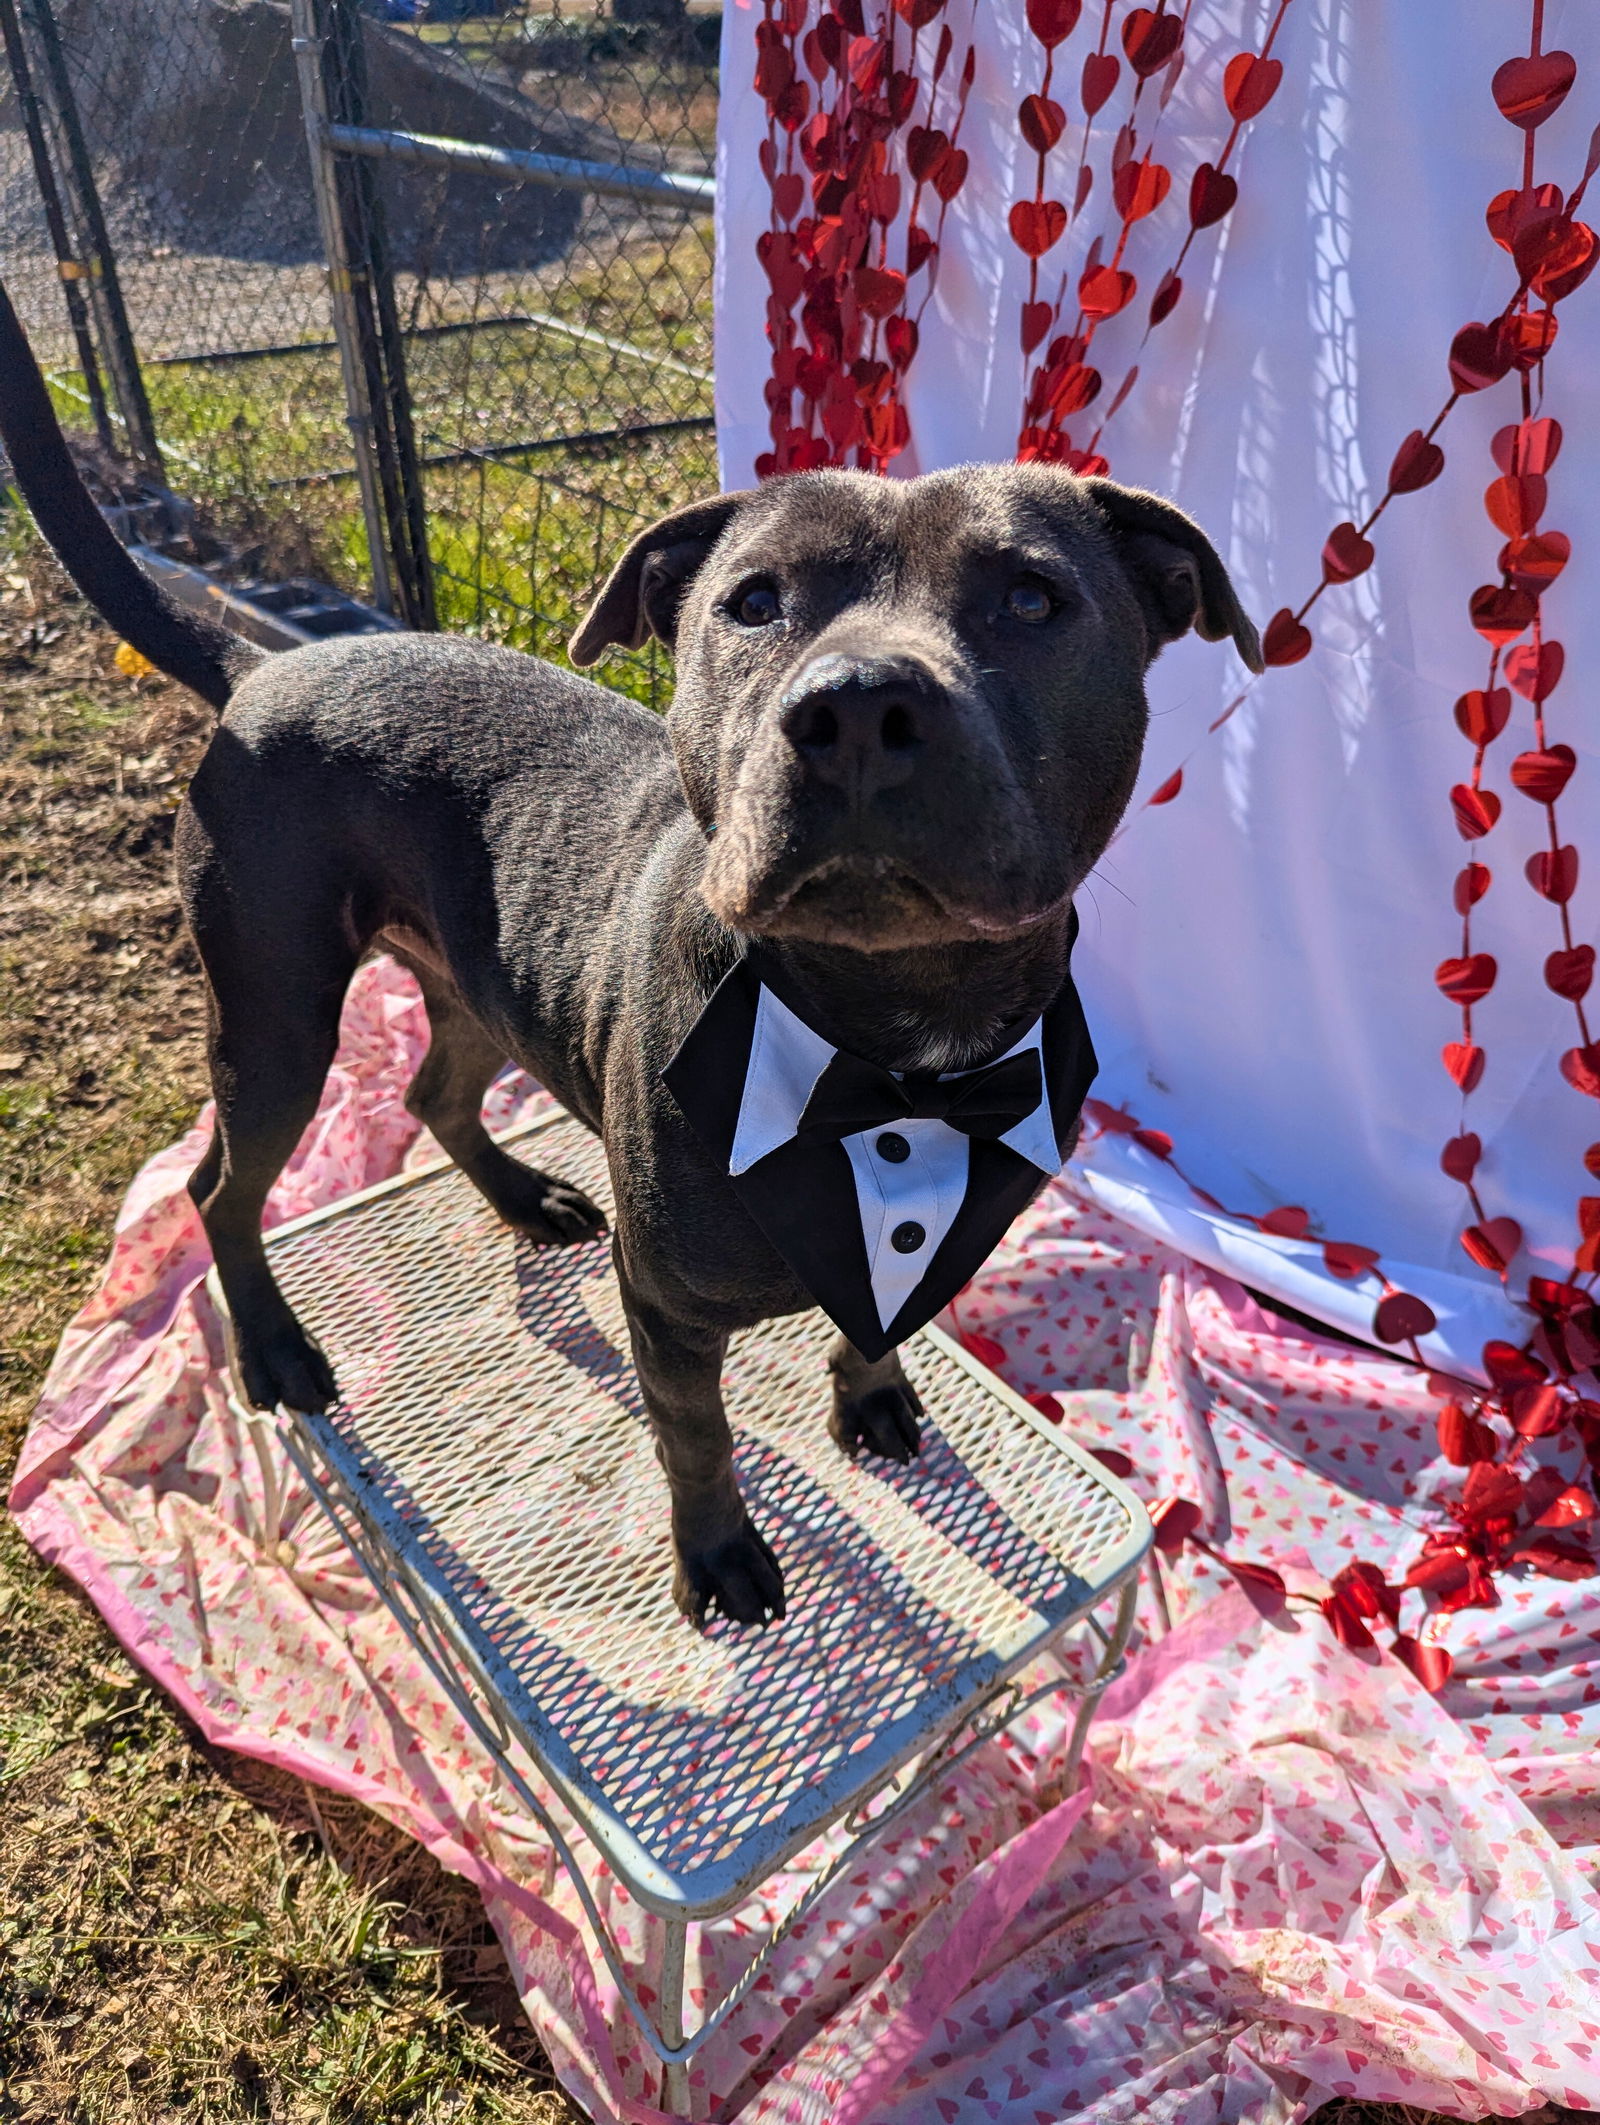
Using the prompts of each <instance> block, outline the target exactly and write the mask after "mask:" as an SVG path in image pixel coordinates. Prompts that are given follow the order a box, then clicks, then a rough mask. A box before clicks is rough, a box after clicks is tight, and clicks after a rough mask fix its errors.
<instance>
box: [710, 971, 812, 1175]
mask: <svg viewBox="0 0 1600 2125" xmlns="http://www.w3.org/2000/svg"><path fill="white" fill-rule="evenodd" d="M836 1052H837V1051H836V1050H835V1049H834V1047H833V1044H832V1043H831V1042H830V1041H826V1040H824V1039H823V1038H822V1035H821V1034H820V1033H813V1032H812V1030H811V1028H810V1027H809V1026H808V1025H807V1024H806V1023H805V1021H804V1020H803V1019H800V1018H796V1017H795V1015H794V1013H793V1011H791V1010H790V1009H789V1007H788V1005H787V1004H786V1003H783V1002H781V1001H780V1000H779V999H778V998H777V997H776V996H774V995H773V993H772V991H771V990H770V989H769V988H768V987H767V986H766V984H765V983H764V982H763V984H762V987H761V999H760V1001H759V1003H758V1004H757V1005H756V1029H755V1034H754V1036H753V1038H752V1040H751V1042H750V1061H749V1064H748V1066H747V1068H746V1070H745V1077H744V1093H743V1096H742V1097H741V1099H740V1101H739V1121H738V1126H737V1127H736V1128H735V1130H734V1132H733V1153H732V1156H731V1157H730V1158H729V1161H728V1171H729V1172H730V1173H745V1172H747V1171H748V1170H749V1168H750V1167H752V1166H753V1165H754V1164H755V1163H756V1161H757V1159H762V1158H765V1157H766V1155H767V1153H768V1152H769V1151H776V1150H777V1149H778V1147H779V1145H780V1144H786V1143H787V1142H788V1141H789V1139H790V1137H792V1136H793V1135H794V1132H795V1129H796V1127H797V1126H798V1124H799V1121H800V1117H801V1115H802V1114H804V1112H805V1110H806V1101H807V1100H808V1099H809V1098H810V1097H811V1093H812V1088H813V1087H814V1086H815V1084H816V1082H817V1079H818V1078H819V1077H820V1076H821V1075H822V1073H823V1071H824V1070H825V1069H826V1068H827V1067H828V1065H829V1063H831V1062H832V1060H833V1058H834V1055H835V1053H836Z"/></svg>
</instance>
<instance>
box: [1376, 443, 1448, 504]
mask: <svg viewBox="0 0 1600 2125" xmlns="http://www.w3.org/2000/svg"><path fill="white" fill-rule="evenodd" d="M1443 470H1444V452H1443V451H1442V450H1441V449H1440V448H1439V445H1438V444H1437V443H1432V442H1429V440H1428V438H1427V437H1426V436H1425V435H1424V434H1423V432H1422V430H1421V429H1420V428H1413V429H1412V431H1411V433H1410V434H1409V435H1408V436H1407V437H1406V439H1405V441H1404V442H1403V443H1402V444H1401V445H1400V448H1399V449H1398V450H1397V451H1396V452H1395V454H1394V463H1393V464H1392V465H1391V466H1390V467H1389V489H1390V492H1391V493H1393V494H1415V493H1416V491H1417V489H1418V488H1419V487H1431V486H1432V484H1433V482H1434V481H1435V480H1436V479H1437V478H1438V477H1439V475H1440V473H1441V472H1443Z"/></svg>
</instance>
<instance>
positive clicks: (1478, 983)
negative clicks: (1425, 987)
mask: <svg viewBox="0 0 1600 2125" xmlns="http://www.w3.org/2000/svg"><path fill="white" fill-rule="evenodd" d="M1499 971H1500V970H1499V968H1498V966H1497V965H1496V963H1495V961H1494V958H1493V956H1492V955H1491V954H1490V953H1488V952H1474V953H1472V954H1471V956H1470V957H1469V958H1465V959H1441V960H1440V962H1439V964H1438V965H1437V966H1436V967H1435V968H1434V970H1433V978H1434V982H1435V984H1436V986H1437V987H1438V988H1439V989H1440V990H1442V991H1443V993H1444V994H1445V995H1446V996H1448V997H1449V999H1450V1001H1451V1002H1452V1003H1454V1004H1459V1005H1460V1006H1461V1008H1462V1009H1463V1010H1469V1009H1470V1008H1471V1007H1472V1005H1473V1004H1475V1003H1481V1002H1482V1001H1483V999H1484V997H1485V996H1487V995H1488V993H1489V991H1490V990H1491V989H1492V988H1493V987H1494V984H1495V977H1496V975H1497V974H1498V973H1499Z"/></svg>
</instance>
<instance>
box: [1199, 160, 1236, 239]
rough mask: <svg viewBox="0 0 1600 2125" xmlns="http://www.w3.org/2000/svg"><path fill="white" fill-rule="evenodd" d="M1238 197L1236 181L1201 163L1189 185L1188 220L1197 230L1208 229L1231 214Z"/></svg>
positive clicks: (1209, 165) (1224, 173)
mask: <svg viewBox="0 0 1600 2125" xmlns="http://www.w3.org/2000/svg"><path fill="white" fill-rule="evenodd" d="M1238 197H1239V185H1238V180H1237V179H1236V178H1233V177H1230V176H1229V174H1228V172H1227V171H1226V170H1219V169H1216V168H1214V167H1213V166H1212V164H1210V163H1209V162H1203V163H1201V165H1200V167H1199V168H1198V169H1197V170H1196V171H1195V173H1194V176H1193V177H1192V178H1191V180H1190V183H1189V219H1190V221H1191V222H1192V223H1193V224H1194V226H1195V227H1196V228H1197V229H1209V228H1210V227H1211V226H1212V225H1213V224H1214V223H1216V222H1219V221H1221V219H1222V217H1223V216H1224V215H1225V214H1227V213H1229V212H1231V210H1232V208H1233V204H1234V201H1235V200H1236V199H1237V198H1238Z"/></svg>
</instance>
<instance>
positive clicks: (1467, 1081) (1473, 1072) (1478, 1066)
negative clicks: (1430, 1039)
mask: <svg viewBox="0 0 1600 2125" xmlns="http://www.w3.org/2000/svg"><path fill="white" fill-rule="evenodd" d="M1439 1059H1440V1061H1441V1062H1442V1063H1443V1064H1444V1066H1445V1069H1446V1070H1447V1071H1448V1072H1449V1074H1450V1076H1451V1078H1452V1080H1453V1081H1454V1082H1455V1083H1456V1084H1457V1085H1459V1086H1460V1088H1461V1090H1462V1091H1463V1092H1476V1090H1477V1089H1478V1086H1479V1085H1480V1084H1481V1083H1482V1081H1483V1066H1484V1063H1485V1061H1486V1060H1487V1057H1486V1056H1485V1055H1484V1052H1483V1050H1482V1048H1475V1047H1474V1046H1473V1045H1472V1043H1471V1041H1469V1040H1452V1041H1447V1042H1446V1043H1445V1045H1444V1046H1443V1047H1442V1048H1441V1049H1440V1050H1439Z"/></svg>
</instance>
